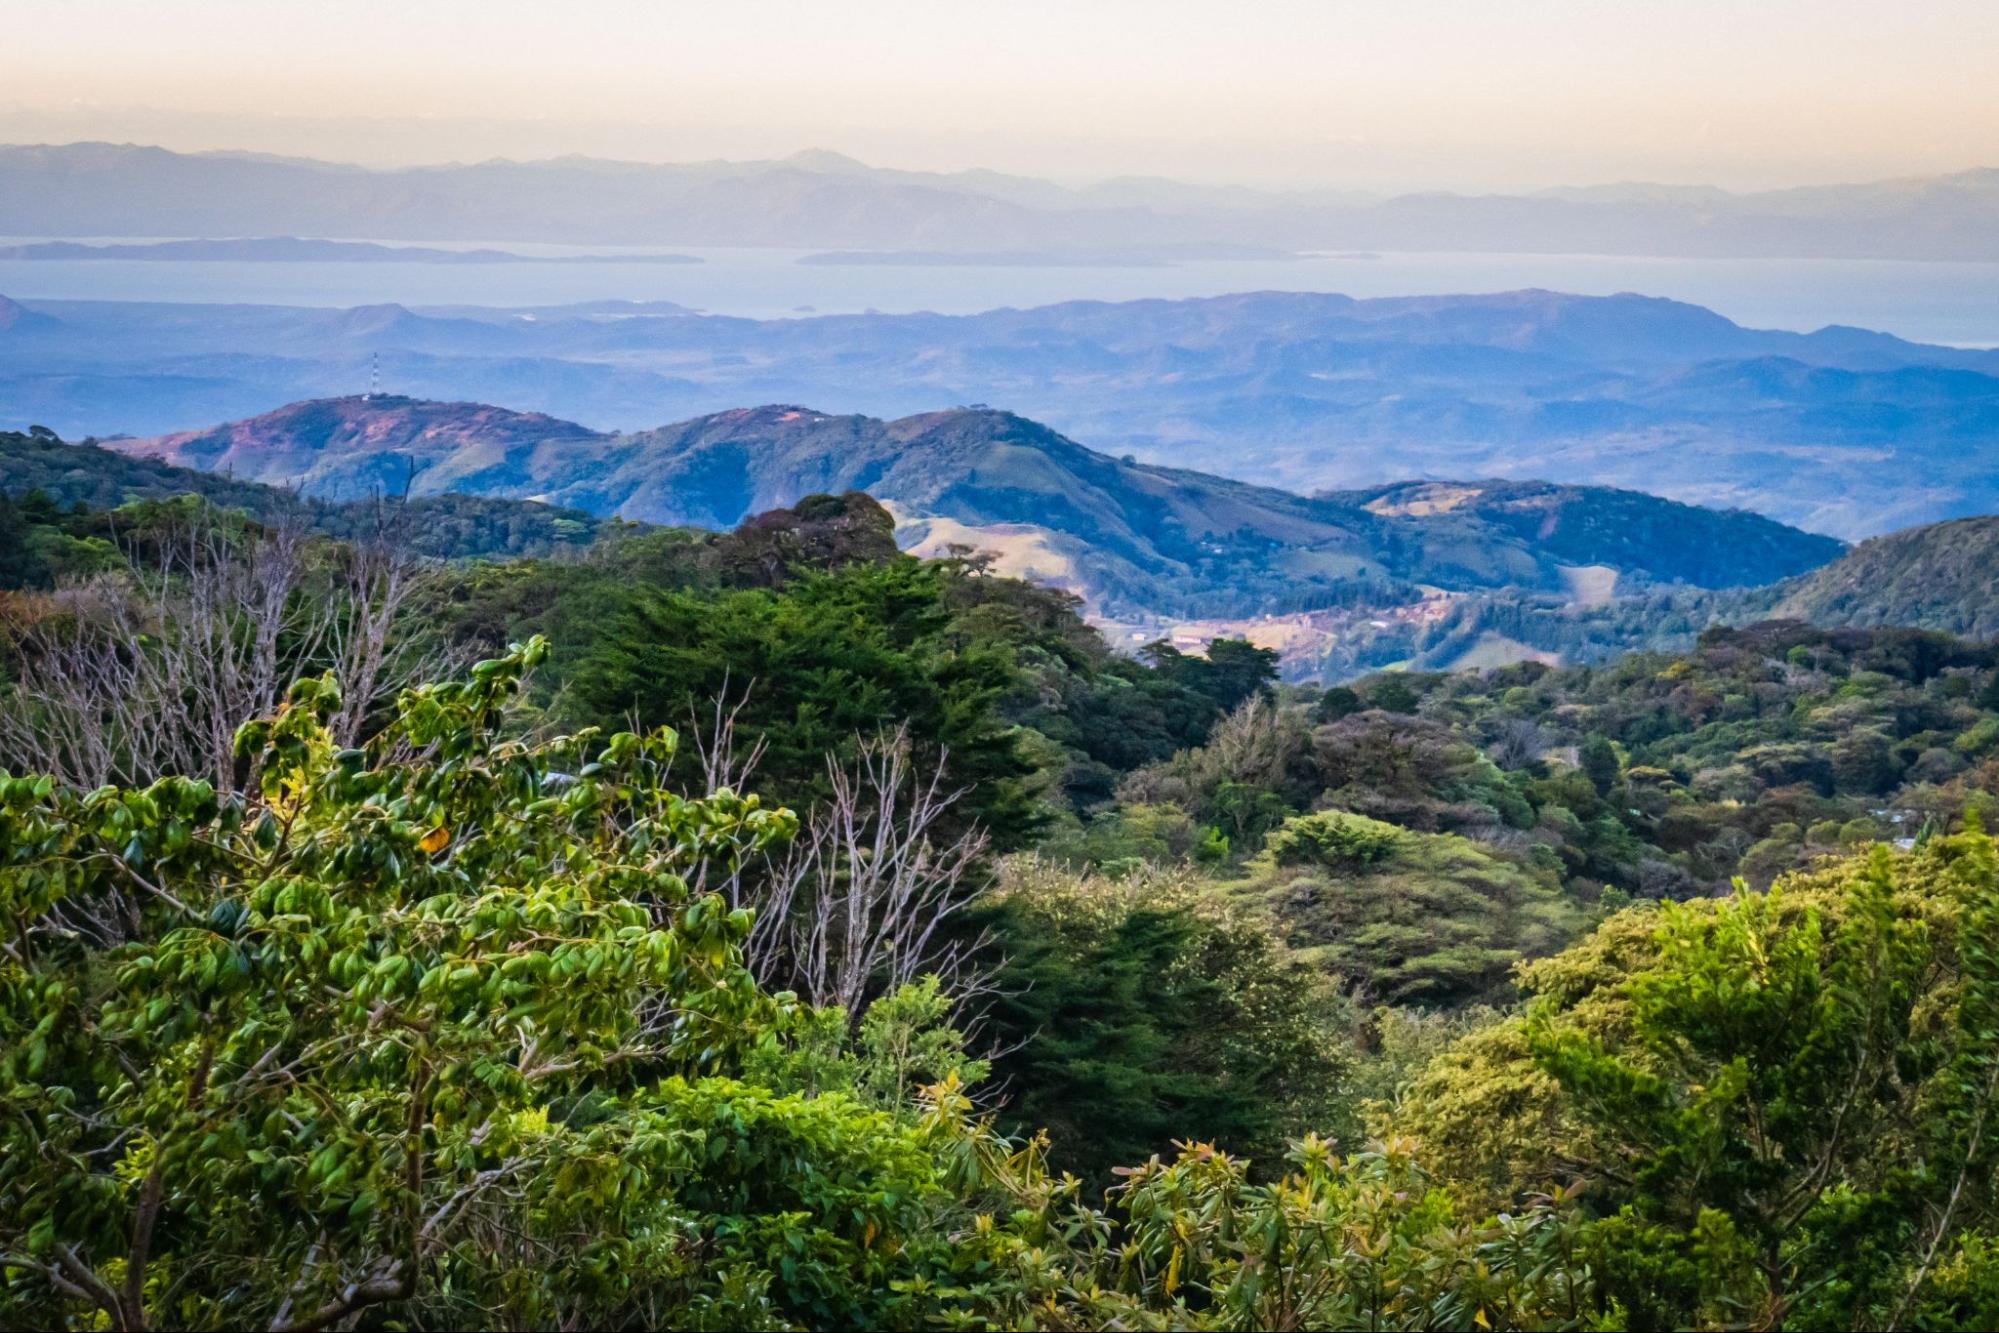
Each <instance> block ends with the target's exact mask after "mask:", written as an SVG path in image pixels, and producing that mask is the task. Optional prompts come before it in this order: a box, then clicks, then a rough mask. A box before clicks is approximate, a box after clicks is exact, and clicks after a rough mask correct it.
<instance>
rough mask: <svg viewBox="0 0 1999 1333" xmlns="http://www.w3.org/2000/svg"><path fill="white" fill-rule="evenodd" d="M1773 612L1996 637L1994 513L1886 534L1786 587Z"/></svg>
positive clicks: (1825, 621) (1998, 546)
mask: <svg viewBox="0 0 1999 1333" xmlns="http://www.w3.org/2000/svg"><path fill="white" fill-rule="evenodd" d="M1776 591H1778V592H1780V593H1781V596H1780V597H1779V598H1778V600H1777V602H1776V604H1775V606H1774V607H1773V608H1772V614H1774V615H1778V616H1784V617H1789V618H1792V619H1797V620H1805V621H1809V622H1811V623H1812V624H1814V625H1855V626H1861V627H1873V626H1876V625H1913V626H1917V627H1919V628H1922V629H1933V630H1943V631H1946V632H1948V633H1951V634H1959V635H1963V636H1965V637H1967V638H1974V639H1994V638H1999V516H1995V515H1987V516H1985V517H1982V518H1960V519H1953V520H1951V521H1949V522H1947V523H1931V524H1929V525H1927V526H1925V527H1920V528H1910V529H1908V530H1906V531H1903V532H1891V533H1889V534H1888V535H1887V536H1885V537H1874V538H1871V539H1869V540H1868V541H1864V542H1862V543H1861V544H1860V545H1858V546H1856V547H1854V548H1853V549H1852V550H1851V551H1849V552H1848V553H1847V554H1846V555H1845V556H1843V557H1841V558H1840V559H1838V560H1835V561H1833V562H1832V563H1831V564H1829V565H1825V566H1823V567H1822V568H1819V569H1815V570H1813V571H1811V572H1810V573H1808V574H1803V575H1800V576H1799V577H1797V578H1795V579H1793V580H1791V581H1789V582H1788V583H1786V584H1784V585H1783V586H1782V587H1781V588H1780V589H1778V590H1776Z"/></svg>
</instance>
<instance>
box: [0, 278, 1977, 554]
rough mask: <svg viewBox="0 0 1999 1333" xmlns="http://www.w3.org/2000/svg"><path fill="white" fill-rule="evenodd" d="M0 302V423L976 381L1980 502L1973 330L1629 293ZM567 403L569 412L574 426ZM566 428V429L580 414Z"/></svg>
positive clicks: (1788, 503)
mask: <svg viewBox="0 0 1999 1333" xmlns="http://www.w3.org/2000/svg"><path fill="white" fill-rule="evenodd" d="M9 312H10V308H9V307H7V306H5V305H4V304H3V303H0V427H4V426H9V425H11V426H15V427H17V428H19V427H25V426H27V425H28V424H30V423H34V422H40V423H43V424H46V425H48V426H51V427H52V428H54V429H56V430H58V431H60V432H62V433H64V434H66V435H70V436H81V435H100V436H102V435H109V434H113V433H129V434H135V435H145V436H154V435H158V434H160V433H161V432H163V431H170V430H178V429H181V428H183V427H186V426H188V425H191V424H197V423H201V422H209V421H223V420H228V419H232V418H238V417H246V416H250V415H253V414H255V413H259V412H261V411H263V410H264V409H265V408H267V407H268V406H269V405H270V404H272V403H278V402H288V401H293V400H298V399H319V398H329V397H334V396H336V395H339V394H342V393H350V392H353V391H355V390H356V389H357V388H358V387H359V386H362V385H365V384H367V383H368V382H369V376H370V370H371V367H372V365H373V364H374V362H375V361H376V359H377V358H379V361H380V365H381V371H382V376H383V381H384V382H385V383H388V384H392V385H394V386H395V387H396V388H397V390H398V391H399V392H405V393H408V394H410V395H411V396H412V397H415V398H419V399H442V400H471V401H479V402H489V403H499V404H504V405H505V406H507V407H509V408H512V409H515V410H517V411H520V412H524V413H531V412H536V411H539V412H545V413H548V414H550V415H552V416H554V417H556V418H559V419H562V420H565V421H582V422H586V423H588V424H589V425H590V426H592V427H593V428H596V429H597V430H606V429H611V428H619V429H622V430H625V431H643V430H646V429H648V428H650V427H652V426H653V425H654V424H655V423H657V422H660V421H663V420H677V419H689V418H696V417H701V416H704V415H707V414H712V413H716V412H721V411H724V410H726V409H730V408H734V407H737V406H740V405H741V404H744V403H812V404H825V405H831V406H837V407H838V408H839V410H841V411H842V412H857V413H863V414H866V415H868V416H871V417H878V418H882V419H884V420H892V419H897V418H902V417H905V416H909V415H911V414H919V413H923V412H925V411H927V410H929V409H931V408H934V407H936V406H938V405H940V404H947V403H980V402H988V403H1004V404H1006V405H1007V406H1008V407H1010V408H1012V409H1013V410H1015V411H1018V412H1020V413H1021V414H1023V415H1024V416H1027V417H1030V418H1032V419H1034V420H1036V421H1040V422H1043V423H1046V424H1047V425H1048V426H1049V427H1050V428H1052V429H1054V430H1056V431H1059V432H1061V433H1062V434H1063V435H1065V436H1067V437H1069V438H1070V439H1074V440H1081V441H1084V442H1086V443H1088V444H1089V445H1091V446H1093V447H1095V448H1098V449H1101V450H1102V451H1104V452H1105V453H1109V454H1113V455H1124V454H1130V455H1132V456H1134V457H1136V458H1139V459H1143V460H1145V461H1147V462H1151V463H1158V464H1165V465H1169V466H1176V467H1194V468H1199V469H1201V470H1203V471H1208V472H1225V473H1227V474H1228V475H1230V476H1233V477H1237V478H1240V479H1242V480H1244V481H1249V482H1255V483H1260V484H1262V485H1264V486H1274V487H1280V488H1282V489H1284V490H1288V491H1293V492H1311V491H1318V490H1326V489H1334V490H1349V489H1354V488H1364V487H1374V486H1382V485H1387V484H1389V483H1393V482H1399V481H1404V480H1407V479H1410V478H1426V479H1437V478H1462V477H1507V478H1513V479H1517V480H1528V479H1543V480H1552V481H1555V482H1560V483H1566V484H1577V485H1592V486H1613V487H1621V488H1624V489H1627V490H1636V491H1644V492H1647V493H1649V494H1655V495H1664V496H1668V497H1670V498H1672V499H1676V500H1681V501H1685V502H1688V503H1691V504H1698V505H1705V506H1709V507H1712V508H1717V509H1730V508H1743V509H1753V510H1755V511H1756V512H1758V513H1763V514H1768V515H1770V516H1771V517H1773V518H1777V519H1779V520H1781V521H1783V522H1786V523H1790V524H1793V525H1794V526H1798V527H1802V528H1806V529H1809V530H1812V531H1817V532H1828V533H1832V534H1834V535H1836V536H1840V537H1843V538H1847V539H1849V540H1857V539H1859V538H1862V537H1868V536H1873V535H1875V534H1876V533H1879V532H1883V531H1888V530H1892V529H1895V528H1900V527H1907V526H1911V525H1915V524H1920V523H1928V522H1934V521H1937V520H1940V519H1945V518H1955V517H1961V516H1964V515H1967V514H1976V513H1985V512H1991V511H1993V510H1995V509H1999V449H1995V448H1994V445H1995V442H1999V351H1993V350H1984V351H1980V350H1973V349H1964V348H1952V347H1940V346H1927V345H1923V344H1917V343H1910V342H1906V341H1904V340H1901V339H1898V338H1893V337H1889V336H1887V335H1884V334H1880V333H1872V332H1868V331H1866V330H1862V329H1847V328H1828V329H1822V330H1820V331H1818V332H1816V333H1810V334H1800V333H1789V332H1782V331H1773V330H1760V329H1750V328H1744V327H1742V326H1740V325H1737V324H1735V323H1732V322H1731V321H1729V320H1727V319H1724V318H1722V317H1721V316H1720V315H1717V314H1715V313H1714V312H1712V311H1709V310H1706V309H1703V308H1701V307H1699V306H1693V305H1687V304H1684V303H1680V302H1674V301H1665V300H1657V299H1652V298H1647V297H1640V296H1630V295H1627V296H1616V297H1581V296H1570V295H1564V294H1561V293H1557V292H1545V291H1524V292H1509V293H1498V294H1492V295H1479V296H1448V297H1402V298H1384V299H1378V300H1354V299H1352V298H1349V297H1344V296H1337V295H1327V294H1318V293H1287V292H1260V293H1249V294H1243V295H1235V296H1222V297H1212V298H1205V299H1199V300H1184V301H1163V300H1162V301H1129V302H1121V303H1103V302H1072V303H1067V304H1062V305H1054V306H1045V307H1040V308H1035V309H1026V310H994V311H989V312H986V313H984V314H978V315H967V316H941V315H926V314H908V315H840V316H822V317H816V318H800V319H771V320H750V319H731V318H724V317H720V316H704V315H700V314H697V313H695V312H692V311H689V310H687V309H684V308H682V307H679V306H674V305H670V304H665V303H648V304H629V305H628V304H620V303H615V302H612V303H604V302H593V303H588V304H584V305H579V306H559V307H544V308H536V309H519V310H501V309H487V308H480V307H449V308H431V309H411V308H408V307H404V306H399V305H374V306H362V307H357V308H353V309H345V310H341V309H324V308H305V307H283V306H255V305H232V306H220V305H169V304H131V303H120V302H89V301H34V302H22V303H17V304H16V305H15V306H13V307H11V313H9ZM575 429H580V428H575ZM586 433H587V432H586Z"/></svg>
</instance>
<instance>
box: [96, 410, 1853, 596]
mask: <svg viewBox="0 0 1999 1333" xmlns="http://www.w3.org/2000/svg"><path fill="white" fill-rule="evenodd" d="M115 447H116V448H117V449H119V450H120V451H121V452H123V453H126V454H128V455H131V456H133V457H138V458H150V459H156V460H160V461H165V462H169V463H173V464H177V465H183V466H189V467H197V468H202V469H205V470H209V471H227V472H229V473H231V474H233V475H235V476H237V477H242V478H245V479H250V480H256V481H261V482H266V483H274V484H292V485H297V486H299V487H301V488H302V489H303V490H305V491H306V492H307V493H308V494H312V495H315V496H321V497H325V498H328V499H342V498H351V497H354V496H357V495H362V494H366V493H368V492H370V491H373V490H376V489H380V488H383V487H391V488H398V489H399V488H400V487H401V486H402V485H403V484H404V483H405V482H406V481H408V482H409V483H410V484H411V486H412V489H413V491H414V493H417V494H437V493H441V492H465V493H469V494H474V495H489V496H502V497H508V498H515V499H535V500H542V501H547V502H550V503H554V504H561V505H568V506H573V507H575V508H577V509H581V510H584V511H587V512H589V513H592V514H598V515H617V516H619V517H622V518H626V519H633V520H638V521H643V522H651V523H666V524H691V525H696V526H702V527H710V528H723V527H731V526H734V525H735V524H736V523H738V522H740V521H741V520H742V519H743V518H744V517H746V516H748V515H750V514H753V513H757V512H760V511H762V510H767V509H772V508H776V507H779V506H782V505H788V504H791V503H793V502H795V501H796V500H798V499H799V498H800V497H801V496H804V495H807V494H812V493H815V492H830V491H843V490H865V491H867V492H869V493H870V494H872V495H874V496H875V497H876V498H878V499H880V500H882V501H883V502H884V503H886V504H888V505H890V506H891V507H892V508H893V509H894V510H895V512H896V513H897V515H898V517H899V518H900V519H901V521H902V529H901V538H902V540H903V541H904V543H905V544H906V545H909V546H913V547H917V548H921V549H933V550H934V549H940V548H941V547H943V546H947V545H951V544H960V545H966V546H972V547H977V548H985V549H994V550H997V551H999V552H1000V554H1001V556H1002V560H1003V566H1004V567H1006V568H1008V569H1009V570H1010V571H1011V572H1018V573H1023V574H1029V575H1032V576H1035V577H1039V578H1041V579H1043V580H1044V581H1047V582H1052V583H1056V584H1059V585H1062V586H1066V587H1069V588H1071V589H1072V590H1074V591H1076V592H1078V593H1080V594H1081V595H1083V596H1084V597H1085V599H1086V600H1087V601H1088V602H1089V603H1090V605H1091V607H1092V609H1093V610H1094V611H1095V612H1097V613H1098V614H1099V615H1101V616H1105V617H1109V618H1114V619H1115V618H1140V619H1143V618H1148V617H1162V616H1182V617H1185V616H1194V617H1202V616H1206V617H1219V616H1230V617H1239V616H1246V615H1266V614H1279V613H1286V612H1294V611H1311V610H1318V609H1324V608H1329V607H1341V606H1346V607H1352V606H1366V605H1405V604H1408V603H1412V602H1417V601H1420V600H1421V598H1422V597H1423V596H1424V590H1425V589H1426V588H1430V589H1441V590H1445V591H1452V590H1464V589H1501V588H1505V589H1519V590H1530V591H1535V592H1539V593H1546V594H1549V595H1553V596H1559V597H1563V598H1571V597H1574V598H1581V599H1583V600H1588V599H1589V598H1590V597H1591V596H1593V595H1595V594H1594V593H1593V592H1591V591H1590V590H1591V589H1596V590H1599V591H1601V590H1605V589H1607V588H1608V587H1609V586H1615V585H1617V584H1618V583H1620V582H1623V583H1627V584H1629V583H1636V584H1639V585H1646V584H1677V583H1691V584H1696V585H1700V586H1713V587H1719V586H1732V585H1743V584H1761V583H1766V582H1769V581H1771V580H1774V579H1778V578H1782V577H1785V576H1787V575H1791V574H1795V573H1798V572H1800V571H1802V570H1806V569H1810V568H1812V567H1815V566H1817V565H1819V564H1822V563H1824V562H1825V561H1827V560H1830V559H1832V558H1834V557H1835V556H1836V555H1838V554H1839V552H1840V550H1841V549H1842V548H1841V546H1840V544H1839V543H1838V542H1836V541H1834V540H1832V539H1831V538H1827V537H1820V536H1815V535H1813V534H1809V533H1804V532H1800V531H1798V530H1796V529H1792V528H1787V527H1784V526H1783V525H1781V524H1778V523H1775V522H1773V521H1771V520H1769V519H1765V518H1762V517H1760V516H1757V515H1754V514H1749V513H1742V512H1726V513H1724V512H1718V511H1713V510H1703V509H1699V508H1695V507H1692V506H1688V505H1682V504H1676V503H1674V502H1671V501H1666V500H1659V499H1657V498H1654V497H1651V496H1645V495H1639V494H1636V493H1632V492H1620V491H1611V490H1606V489H1603V488H1594V487H1565V486H1554V485H1549V484H1546V483H1492V482H1469V483H1443V484H1438V483H1431V484H1429V489H1428V490H1423V489H1421V488H1418V489H1416V490H1411V489H1410V488H1407V487H1404V488H1389V489H1386V490H1380V491H1374V492H1365V493H1344V494H1330V495H1322V496H1317V497H1306V496H1300V495H1295V494H1291V493H1288V492H1285V491H1280V490H1275V489H1272V488H1269V487H1262V486H1253V485H1250V484H1247V483H1244V482H1239V481H1232V480H1229V479H1226V478H1222V477H1216V476H1211V475H1208V474H1206V473H1200V472H1192V471H1187V470H1184V469H1178V468H1169V467H1161V466H1158V465H1154V464H1146V463H1139V462H1136V461H1134V460H1131V459H1119V458H1114V457H1111V456H1109V455H1107V454H1102V453H1098V452H1096V451H1094V450H1091V449H1087V448H1085V447H1083V446H1082V445H1079V444H1077V443H1075V442H1074V441H1072V440H1069V439H1067V438H1065V437H1064V436H1062V435H1060V434H1058V433H1057V432H1055V431H1053V430H1050V429H1049V428H1047V427H1046V426H1042V425H1040V424H1038V423H1036V422H1033V421H1029V420H1027V419H1025V418H1023V417H1020V416H1016V415H1014V414H1012V413H1009V412H1001V411H994V410H991V409H984V408H976V409H974V408H961V409H954V410H950V411H943V412H930V413H923V414H919V415H915V416H910V417H904V418H899V419H896V420H892V421H883V420H879V419H876V418H872V417H867V416H859V415H845V416H837V415H831V414H827V413H822V412H815V411H812V410H810V409H807V408H803V407H795V406H769V407H760V408H749V409H736V410H732V411H728V412H721V413H715V414H711V415H708V416H703V417H697V418H695V419H692V420H689V421H683V422H679V423H676V424H673V425H668V426H661V427H658V428H656V429H653V430H648V431H638V432H633V433H628V434H605V433H602V432H596V431H591V430H588V429H586V428H584V427H582V426H578V425H575V424H574V423H570V422H565V421H561V420H558V419H555V418H552V417H548V416H545V415H541V414H530V413H516V412H508V411H505V410H503V409H499V408H494V407H490V406H486V405H483V404H467V403H440V402H430V401H423V400H416V399H408V398H396V397H390V398H375V399H367V398H357V397H349V398H340V399H331V400H319V401H311V402H303V403H294V404H292V405H290V406H287V407H284V408H281V409H279V410H277V411H275V412H270V413H266V414H264V415H261V416H258V417H253V418H249V419H246V420H242V421H236V422H231V423H228V424H226V425H222V426H217V427H213V428H211V429H208V430H203V431H188V432H181V433H177V434H172V435H166V436H160V437H157V438H154V439H149V440H127V441H119V442H116V443H115ZM412 478H413V480H411V479H412ZM1426 496H1427V497H1428V498H1425V497H1426ZM1439 497H1444V498H1439Z"/></svg>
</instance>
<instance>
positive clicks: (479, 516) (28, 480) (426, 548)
mask: <svg viewBox="0 0 1999 1333" xmlns="http://www.w3.org/2000/svg"><path fill="white" fill-rule="evenodd" d="M28 491H40V492H42V493H43V494H44V495H46V496H48V497H49V498H50V499H51V500H53V501H54V502H55V503H56V504H57V505H58V506H60V507H62V508H64V509H67V508H69V507H71V506H73V505H79V504H80V505H83V506H84V507H86V508H89V509H116V508H117V507H119V506H120V505H125V504H130V503H132V502H134V501H138V500H165V499H171V498H172V497H174V496H178V495H199V496H201V497H202V498H203V499H205V500H208V501H209V502H210V503H212V504H216V505H220V506H222V507H223V508H225V509H243V510H247V511H249V512H250V513H252V514H256V515H258V516H260V517H269V516H272V515H274V514H277V513H279V512H281V511H302V513H303V515H304V517H305V519H306V521H307V522H308V523H309V524H311V525H312V526H313V527H314V528H315V529H316V530H318V531H321V532H325V533H327V534H329V535H331V536H352V535H355V534H357V533H360V532H363V531H365V530H367V528H368V525H369V523H370V521H371V519H370V516H369V514H368V513H367V512H365V506H364V505H362V504H360V503H358V502H356V503H345V504H343V503H338V502H333V501H328V500H324V499H317V498H311V497H305V498H301V497H300V496H299V495H297V494H295V493H293V492H291V491H289V490H286V489H283V488H280V487H277V486H269V485H265V484H263V483H261V482H256V481H243V480H239V479H238V478H236V477H233V476H226V475H221V474H218V473H213V472H204V471H200V470H197V469H194V468H187V467H179V466H176V465H174V464H172V463H167V462H162V461H160V460H158V459H153V458H139V457H132V456H130V455H127V454H122V453H117V452H114V451H112V450H110V449H105V448H102V447H100V446H98V445H95V444H88V443H85V444H68V443H65V442H64V441H62V440H61V439H59V438H57V437H56V436H55V435H54V434H51V433H48V432H42V431H35V432H19V431H0V495H6V496H19V495H22V494H24V493H26V492H28ZM410 506H411V507H410V518H411V520H412V522H411V524H410V531H411V533H412V540H413V542H414V545H415V546H416V548H417V550H418V551H419V552H421V553H422V554H425V555H432V556H438V557H462V556H486V555H522V554H539V553H545V552H548V551H552V550H556V549H559V548H562V547H578V546H584V545H587V544H589V542H590V541H591V540H592V539H594V538H595V537H596V535H597V533H598V531H599V530H600V529H601V528H602V527H603V524H602V523H601V522H600V521H599V520H598V519H597V518H595V517H594V516H592V515H590V514H586V513H583V512H581V511H580V510H575V509H563V508H558V507H556V506H554V505H545V504H535V503H530V502H527V501H522V500H509V499H498V498H493V497H488V496H473V495H457V494H440V495H426V496H421V497H418V498H416V499H413V500H412V501H411V502H410Z"/></svg>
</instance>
